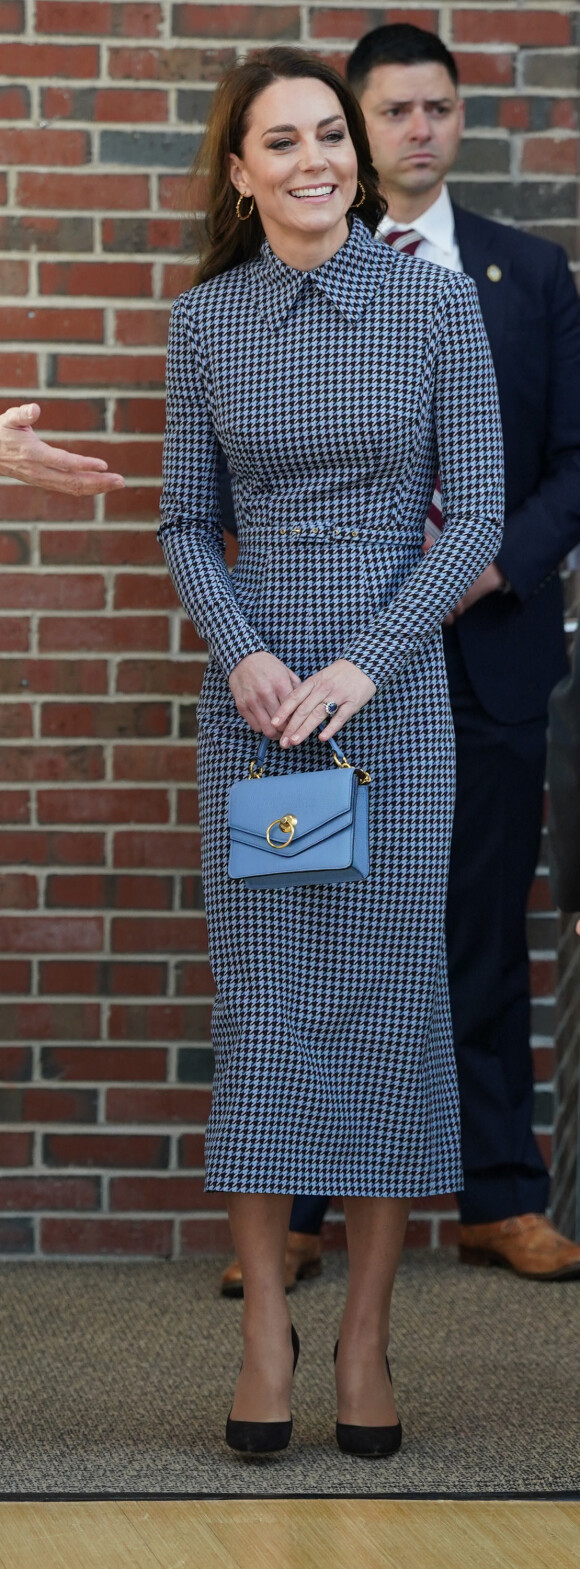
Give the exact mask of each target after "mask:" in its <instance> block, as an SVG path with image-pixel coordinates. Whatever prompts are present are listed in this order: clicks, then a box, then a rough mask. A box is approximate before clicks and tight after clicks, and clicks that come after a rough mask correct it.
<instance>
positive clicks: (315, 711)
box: [272, 659, 377, 747]
mask: <svg viewBox="0 0 580 1569" xmlns="http://www.w3.org/2000/svg"><path fill="white" fill-rule="evenodd" d="M376 690H377V689H376V686H375V683H374V681H371V678H370V676H366V675H365V674H364V671H363V670H359V668H358V666H357V665H352V664H351V662H350V660H349V659H335V661H334V664H332V665H327V666H326V669H325V670H319V671H318V672H317V674H316V675H313V676H308V678H307V680H306V681H300V682H299V683H298V685H297V686H295V687H294V688H293V690H292V692H290V693H289V695H288V697H286V698H285V699H284V702H283V703H282V704H281V706H280V708H279V709H278V712H277V713H275V714H274V715H273V719H272V724H273V726H274V734H276V733H277V734H278V735H279V737H280V746H284V747H287V746H299V745H300V742H301V741H305V740H306V736H308V735H311V734H312V731H313V730H316V728H317V726H318V725H319V724H321V723H322V721H323V719H325V718H326V704H327V703H337V704H338V712H337V713H336V714H335V715H334V717H333V718H332V719H329V720H328V724H327V725H326V726H325V729H324V730H321V732H320V739H321V741H328V740H329V739H330V737H331V736H333V735H335V734H336V731H337V730H340V729H341V727H342V725H344V724H346V721H347V719H351V718H352V715H353V714H356V713H358V710H359V708H364V705H365V703H369V702H370V699H371V697H374V694H375V692H376Z"/></svg>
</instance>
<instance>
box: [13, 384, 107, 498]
mask: <svg viewBox="0 0 580 1569" xmlns="http://www.w3.org/2000/svg"><path fill="white" fill-rule="evenodd" d="M38 419H40V407H39V405H38V403H22V404H20V407H18V408H13V409H7V410H6V413H5V414H0V474H3V475H5V477H6V478H7V479H19V480H21V482H22V484H23V485H36V486H38V488H39V489H40V490H58V491H64V492H65V493H67V494H70V495H72V496H98V495H100V494H101V493H102V492H103V491H107V490H121V489H122V487H123V485H124V484H125V481H124V479H123V477H122V475H121V474H109V472H108V466H107V464H106V463H105V460H104V458H84V457H81V456H80V454H79V453H78V452H65V450H64V448H62V447H51V446H49V445H48V442H46V441H41V440H40V437H39V436H37V434H36V431H34V430H33V429H32V426H33V425H35V424H36V421H37V420H38Z"/></svg>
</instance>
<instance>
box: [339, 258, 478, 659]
mask: <svg viewBox="0 0 580 1569" xmlns="http://www.w3.org/2000/svg"><path fill="white" fill-rule="evenodd" d="M434 414H435V426H436V431H437V445H438V451H439V464H440V470H441V499H442V510H443V517H444V522H445V527H444V529H443V532H442V534H441V536H440V538H439V539H438V541H437V543H436V544H434V545H433V547H432V549H430V550H429V551H427V553H426V554H425V555H424V556H423V557H422V559H421V561H420V562H419V563H418V565H417V566H416V567H415V568H414V570H413V572H411V573H410V575H409V577H408V578H407V580H406V582H405V583H404V584H403V586H402V588H401V589H400V590H399V592H398V594H396V595H395V597H394V599H393V600H392V601H391V603H390V604H389V605H388V606H387V607H386V609H385V610H384V611H383V612H382V613H381V615H380V616H377V618H376V620H375V621H374V622H373V624H372V625H371V626H370V627H369V628H368V629H366V630H365V631H364V632H363V633H361V635H360V637H359V638H358V639H357V642H356V644H355V645H354V646H353V647H352V648H351V650H350V651H348V652H346V653H345V655H344V658H345V659H348V660H349V661H350V662H351V663H352V664H354V665H357V666H358V668H359V669H360V670H363V671H364V672H365V674H366V675H367V676H369V677H370V679H371V681H373V682H374V683H375V686H381V685H383V684H384V683H385V682H386V681H388V680H389V678H391V677H392V676H395V675H397V674H398V672H399V671H400V670H402V669H403V667H404V666H405V665H406V663H407V661H408V660H409V659H410V658H411V657H412V656H413V654H414V653H415V652H416V650H417V649H418V648H420V646H421V644H422V643H424V642H426V641H427V639H428V638H429V637H431V636H432V635H433V633H434V632H436V631H437V629H438V628H439V627H440V626H441V623H442V621H443V620H444V617H445V616H446V615H447V613H448V611H450V610H452V609H453V607H454V606H455V605H456V604H457V602H458V600H460V599H462V598H463V595H464V594H465V593H466V591H467V589H468V588H469V586H470V584H471V583H473V582H474V581H475V579H476V578H477V577H479V575H480V573H481V572H483V570H484V568H485V567H487V566H488V564H489V563H490V562H491V561H492V560H493V559H494V557H495V556H496V555H497V552H498V549H499V545H500V542H501V530H502V522H503V507H504V500H503V494H504V493H503V448H502V435H501V423H500V415H499V404H498V397H497V386H496V380H495V373H494V369H493V363H492V359H491V353H490V349H489V344H488V341H487V337H486V333H485V329H484V326H483V321H482V319H481V312H480V309H479V302H478V298H477V292H476V288H475V284H474V283H473V282H472V280H471V279H470V278H467V277H465V275H463V274H459V275H456V276H455V278H454V292H453V294H452V296H451V299H450V300H449V302H448V305H447V310H446V313H445V317H444V320H443V323H442V330H441V336H440V341H439V346H438V352H437V365H436V372H435V387H434Z"/></svg>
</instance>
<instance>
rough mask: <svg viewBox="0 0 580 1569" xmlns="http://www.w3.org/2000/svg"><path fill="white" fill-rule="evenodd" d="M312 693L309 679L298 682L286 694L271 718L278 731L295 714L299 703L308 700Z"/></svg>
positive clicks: (312, 685) (312, 684) (311, 682)
mask: <svg viewBox="0 0 580 1569" xmlns="http://www.w3.org/2000/svg"><path fill="white" fill-rule="evenodd" d="M313 691H314V681H313V680H312V678H311V677H310V678H309V679H308V680H306V681H299V683H298V685H297V686H295V687H293V689H292V691H291V692H289V693H288V696H287V697H286V698H284V702H283V703H281V704H280V706H279V708H278V711H277V713H275V714H274V716H273V717H274V723H275V725H276V728H277V730H278V731H281V730H283V729H284V727H285V725H286V723H287V721H288V719H289V718H290V716H291V715H292V714H294V713H296V710H297V708H298V707H299V705H300V703H301V702H303V701H304V700H305V699H306V698H308V696H309V694H310V693H311V692H313Z"/></svg>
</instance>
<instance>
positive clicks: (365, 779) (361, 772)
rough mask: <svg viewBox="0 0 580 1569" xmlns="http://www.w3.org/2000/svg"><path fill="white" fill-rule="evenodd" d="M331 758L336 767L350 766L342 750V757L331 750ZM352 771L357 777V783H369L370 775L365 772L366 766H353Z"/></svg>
mask: <svg viewBox="0 0 580 1569" xmlns="http://www.w3.org/2000/svg"><path fill="white" fill-rule="evenodd" d="M332 759H333V762H335V763H336V766H337V768H350V763H349V761H348V758H347V757H345V755H344V752H343V754H342V757H337V755H336V752H333V754H332ZM354 772H355V774H356V777H357V779H358V782H359V784H361V785H366V784H370V782H371V776H370V774H369V773H368V772H367V769H366V768H355V770H354Z"/></svg>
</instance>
